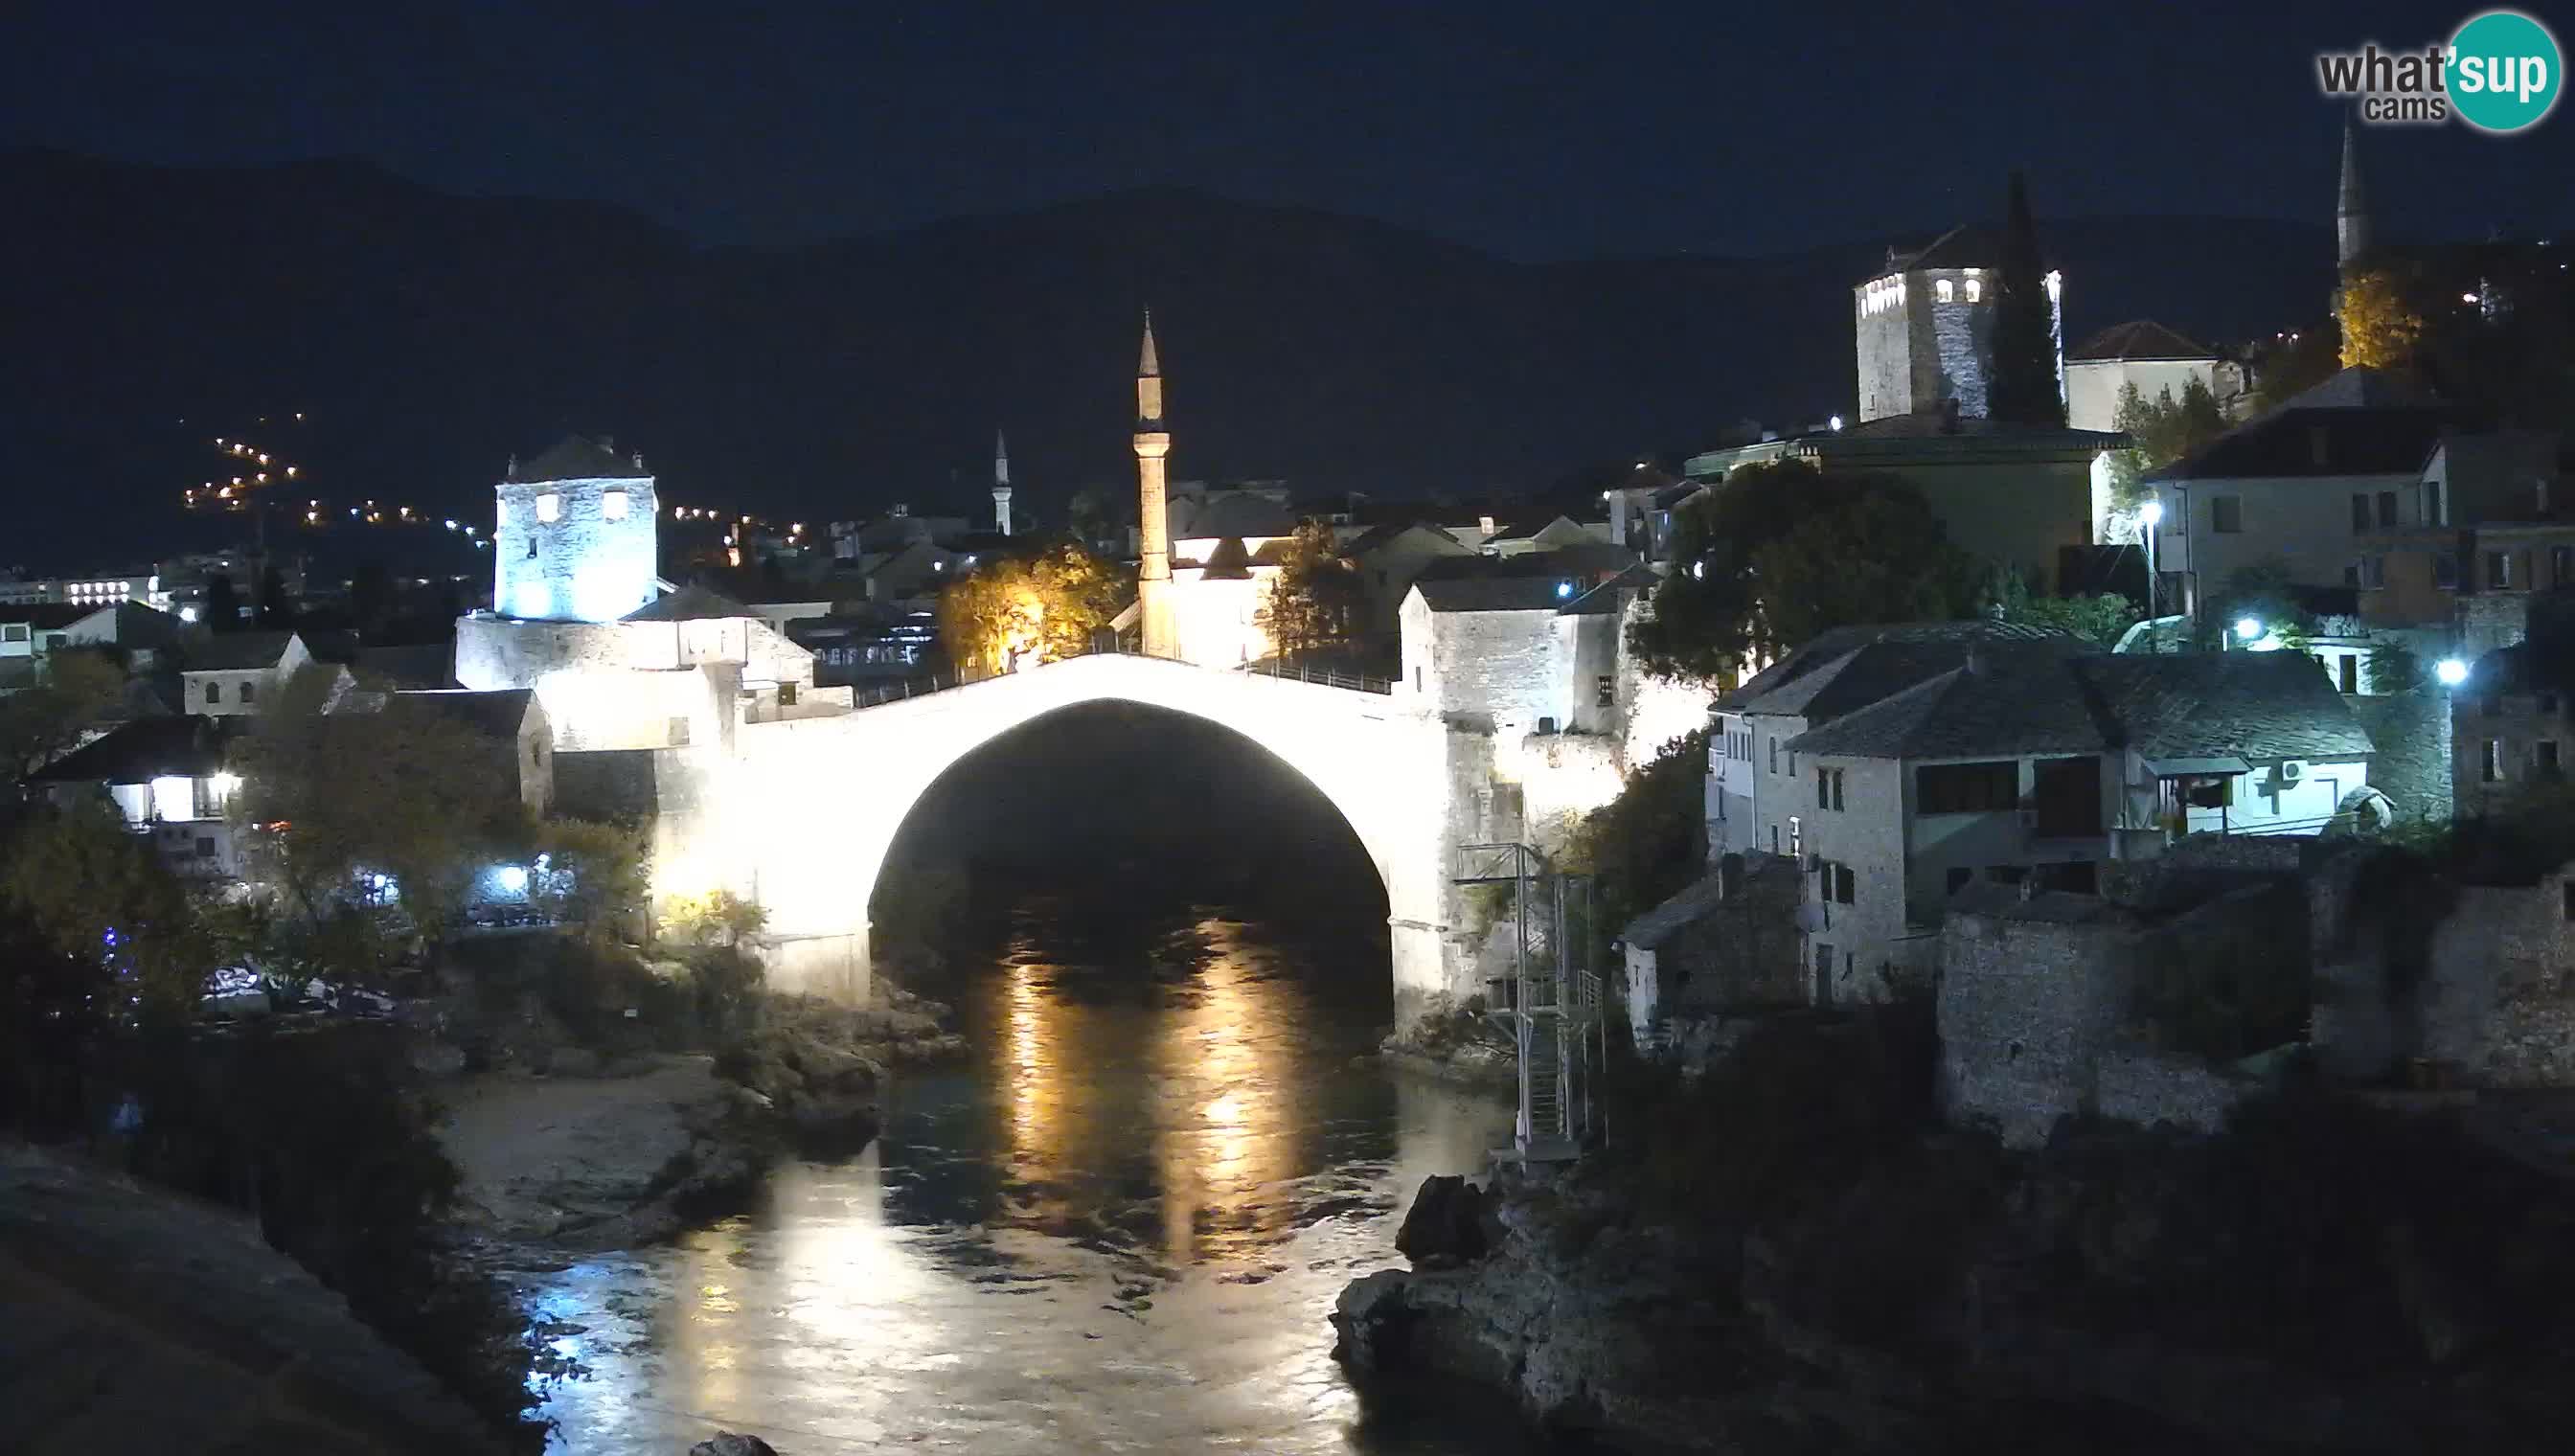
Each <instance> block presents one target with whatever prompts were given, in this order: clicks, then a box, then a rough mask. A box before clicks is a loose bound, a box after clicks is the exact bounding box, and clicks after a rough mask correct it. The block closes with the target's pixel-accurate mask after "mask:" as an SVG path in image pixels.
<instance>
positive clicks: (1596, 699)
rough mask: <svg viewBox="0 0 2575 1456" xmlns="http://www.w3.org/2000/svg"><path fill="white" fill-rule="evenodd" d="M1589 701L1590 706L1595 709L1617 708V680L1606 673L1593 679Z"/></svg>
mask: <svg viewBox="0 0 2575 1456" xmlns="http://www.w3.org/2000/svg"><path fill="white" fill-rule="evenodd" d="M1591 701H1592V705H1593V706H1594V707H1596V708H1615V707H1617V706H1618V680H1617V679H1616V678H1613V677H1611V676H1610V675H1608V674H1607V673H1603V674H1601V675H1600V676H1599V677H1597V678H1594V679H1593V680H1592V681H1591Z"/></svg>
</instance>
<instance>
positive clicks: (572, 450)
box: [510, 435, 651, 481]
mask: <svg viewBox="0 0 2575 1456" xmlns="http://www.w3.org/2000/svg"><path fill="white" fill-rule="evenodd" d="M650 478H651V475H650V473H649V472H647V471H646V470H645V469H644V463H643V458H642V457H641V456H640V455H638V454H634V453H629V454H626V455H619V454H618V453H617V452H616V451H615V450H614V449H612V448H610V445H609V443H608V442H607V441H605V440H593V439H590V438H589V437H588V436H584V435H567V436H565V437H564V438H563V439H561V440H558V441H556V442H555V445H554V448H553V449H551V450H549V451H547V452H546V453H545V454H543V455H540V456H538V457H537V458H536V459H534V460H532V461H528V462H527V463H525V464H523V465H520V466H518V467H517V468H516V469H514V470H512V471H511V472H510V479H512V480H514V481H640V480H649V479H650Z"/></svg>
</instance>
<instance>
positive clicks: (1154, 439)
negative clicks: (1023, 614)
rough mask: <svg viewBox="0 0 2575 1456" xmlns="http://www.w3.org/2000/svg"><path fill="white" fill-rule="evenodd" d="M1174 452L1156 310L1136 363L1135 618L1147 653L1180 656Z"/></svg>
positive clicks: (1149, 314)
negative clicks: (1170, 494) (1168, 476)
mask: <svg viewBox="0 0 2575 1456" xmlns="http://www.w3.org/2000/svg"><path fill="white" fill-rule="evenodd" d="M1171 453H1172V436H1171V432H1170V431H1169V430H1167V429H1165V428H1164V426H1163V361H1162V359H1161V358H1160V357H1159V356H1158V355H1157V354H1156V353H1155V351H1154V311H1153V310H1151V309H1147V310H1146V311H1145V346H1144V350H1143V352H1142V353H1141V354H1140V355H1139V356H1138V358H1137V360H1136V511H1137V521H1138V524H1139V529H1138V533H1137V536H1138V541H1137V558H1138V560H1137V564H1136V615H1137V619H1138V624H1139V626H1140V627H1141V629H1142V631H1143V637H1144V648H1145V655H1146V656H1147V657H1152V658H1177V657H1179V656H1180V655H1181V635H1180V625H1179V623H1178V621H1177V620H1176V619H1175V618H1174V616H1173V612H1172V526H1171V515H1170V512H1169V510H1168V509H1167V507H1166V505H1165V501H1166V494H1167V492H1166V482H1165V479H1164V475H1163V471H1164V466H1163V460H1164V457H1166V456H1168V455H1170V454H1171Z"/></svg>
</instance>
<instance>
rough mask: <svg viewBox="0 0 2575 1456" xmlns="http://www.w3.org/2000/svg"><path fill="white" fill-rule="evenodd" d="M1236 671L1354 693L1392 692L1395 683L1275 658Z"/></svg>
mask: <svg viewBox="0 0 2575 1456" xmlns="http://www.w3.org/2000/svg"><path fill="white" fill-rule="evenodd" d="M1236 671H1238V672H1242V673H1248V674H1250V675H1252V676H1253V677H1255V678H1277V679H1280V680H1281V681H1283V682H1288V683H1311V684H1313V685H1314V686H1315V687H1317V688H1341V689H1346V690H1348V691H1349V692H1352V693H1377V694H1392V693H1393V692H1394V683H1393V681H1392V680H1391V679H1386V678H1368V677H1363V676H1361V675H1359V674H1356V673H1335V672H1333V671H1331V670H1330V669H1328V668H1325V669H1316V668H1312V667H1307V666H1298V667H1294V668H1290V667H1288V666H1287V664H1285V663H1282V662H1280V661H1278V660H1277V659H1273V660H1271V661H1270V662H1268V663H1266V664H1265V663H1246V664H1244V665H1243V666H1242V667H1241V668H1239V669H1237V670H1236Z"/></svg>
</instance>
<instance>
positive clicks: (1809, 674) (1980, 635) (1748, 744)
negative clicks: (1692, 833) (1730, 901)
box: [1706, 618, 2100, 863]
mask: <svg viewBox="0 0 2575 1456" xmlns="http://www.w3.org/2000/svg"><path fill="white" fill-rule="evenodd" d="M1971 651H1982V652H1983V653H1985V654H1986V655H1987V657H1988V658H1989V659H1991V660H1993V661H1996V662H2002V661H2006V660H2016V659H2017V658H2019V657H2021V656H2032V657H2035V658H2039V659H2046V660H2053V659H2056V658H2062V657H2067V656H2072V655H2077V654H2085V653H2097V652H2099V651H2100V649H2098V648H2096V647H2094V646H2093V645H2092V644H2091V643H2089V642H2086V641H2084V640H2083V639H2081V638H2078V637H2074V636H2072V635H2070V634H2067V633H2062V632H2056V631H2052V630H2049V629H2045V628H2035V627H2024V626H2019V625H2017V624H2012V623H2001V622H1992V621H1988V620H1985V619H1983V618H1975V619H1969V620H1966V621H1960V622H1907V623H1888V624H1883V625H1879V626H1869V627H1843V628H1835V629H1834V630H1832V631H1830V632H1827V633H1822V634H1820V635H1818V636H1817V637H1815V638H1814V639H1813V640H1812V641H1810V642H1808V643H1806V644H1805V645H1804V646H1802V647H1800V648H1798V649H1797V650H1796V651H1794V652H1791V653H1789V654H1788V655H1787V656H1786V657H1784V658H1781V659H1780V660H1779V661H1777V662H1776V663H1773V664H1771V665H1770V666H1769V667H1767V668H1764V669H1762V670H1761V671H1760V672H1759V673H1757V674H1755V675H1753V677H1752V678H1751V679H1750V680H1749V681H1748V682H1746V683H1744V684H1743V686H1742V687H1740V688H1737V689H1735V690H1734V691H1732V692H1730V693H1727V694H1725V695H1724V696H1723V697H1721V698H1719V699H1718V700H1717V703H1716V720H1715V723H1714V725H1713V728H1714V731H1713V732H1712V733H1711V734H1710V735H1709V738H1708V764H1707V769H1708V771H1707V805H1706V814H1707V852H1708V858H1709V861H1710V862H1711V863H1713V862H1715V861H1716V860H1717V859H1719V858H1721V857H1722V856H1724V855H1726V854H1729V853H1735V854H1749V853H1754V852H1760V853H1767V854H1788V855H1796V854H1800V853H1802V852H1803V849H1804V837H1803V836H1804V831H1805V824H1806V822H1807V820H1808V818H1809V817H1810V816H1811V813H1810V808H1809V804H1808V800H1807V799H1806V797H1805V796H1804V795H1803V794H1802V793H1801V792H1800V790H1799V784H1800V781H1801V780H1800V773H1799V760H1798V756H1797V752H1796V750H1795V749H1794V748H1792V747H1790V746H1789V743H1790V741H1791V740H1793V739H1794V738H1796V737H1797V735H1798V734H1800V733H1803V732H1805V731H1807V730H1808V729H1810V728H1821V727H1823V726H1824V725H1826V724H1828V723H1831V722H1833V721H1834V720H1836V719H1839V718H1841V717H1843V716H1844V715H1846V714H1851V713H1856V712H1858V711H1859V710H1861V709H1863V708H1866V707H1868V706H1869V705H1871V704H1874V703H1877V702H1880V701H1882V700H1884V699H1887V698H1890V697H1892V696H1894V695H1895V694H1898V693H1901V692H1903V691H1904V690H1906V689H1908V688H1911V687H1913V686H1914V685H1916V684H1918V683H1922V682H1925V681H1927V680H1929V679H1932V678H1936V677H1938V676H1939V675H1941V674H1943V673H1946V672H1949V671H1950V670H1952V669H1954V668H1957V667H1959V666H1961V665H1963V664H1964V663H1965V662H1966V659H1967V655H1968V654H1969V653H1970V652H1971Z"/></svg>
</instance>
